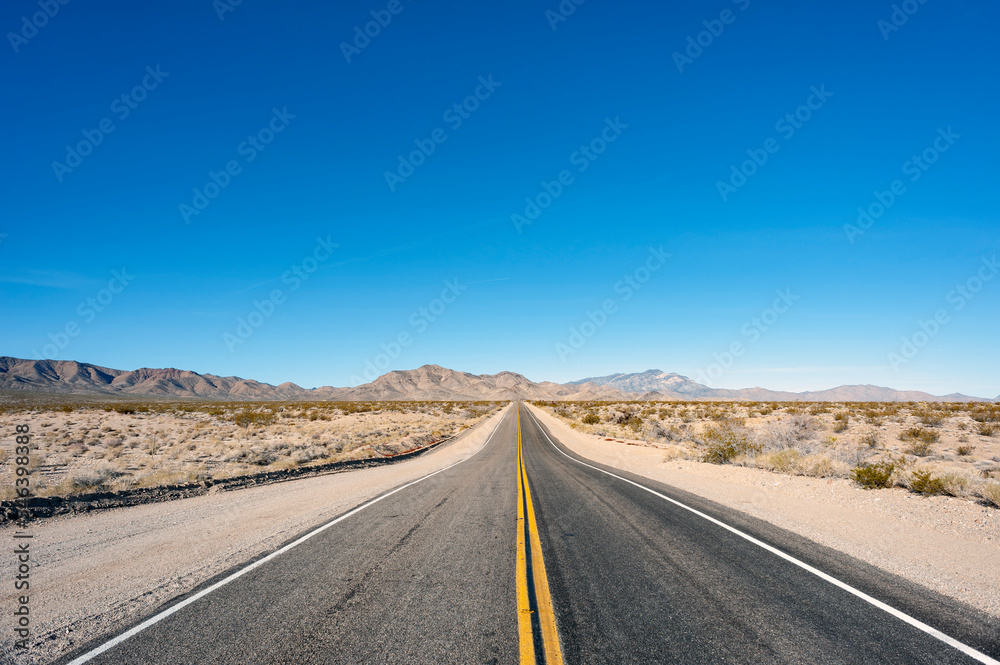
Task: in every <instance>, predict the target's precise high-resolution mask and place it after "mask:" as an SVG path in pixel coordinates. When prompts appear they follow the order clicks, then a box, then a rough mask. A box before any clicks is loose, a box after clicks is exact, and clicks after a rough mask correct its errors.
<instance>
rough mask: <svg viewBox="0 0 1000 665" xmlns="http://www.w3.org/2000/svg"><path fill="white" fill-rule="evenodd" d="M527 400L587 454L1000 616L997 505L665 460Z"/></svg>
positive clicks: (564, 438)
mask: <svg viewBox="0 0 1000 665" xmlns="http://www.w3.org/2000/svg"><path fill="white" fill-rule="evenodd" d="M528 408H530V409H531V410H532V413H533V414H535V415H536V416H537V417H538V419H539V420H540V421H541V422H542V423H544V424H545V426H546V427H548V428H549V430H550V431H551V432H552V433H553V434H554V435H555V436H556V437H558V439H559V441H560V442H561V443H563V444H565V445H566V446H567V447H569V448H570V449H571V450H573V451H574V452H576V453H577V454H579V455H580V456H582V457H585V458H588V459H591V460H593V461H595V462H598V463H600V464H605V465H607V466H611V467H615V468H618V469H622V470H624V471H628V472H631V473H634V474H636V475H639V476H643V477H646V478H651V479H653V480H657V481H660V482H663V483H666V484H669V485H673V486H674V487H677V488H679V489H682V490H685V491H687V492H691V493H693V494H697V495H698V496H702V497H704V498H706V499H709V500H712V501H715V502H717V503H720V504H722V505H724V506H728V507H730V508H734V509H737V510H740V511H743V512H745V513H747V514H748V515H752V516H754V517H757V518H760V519H763V520H765V521H767V522H770V523H772V524H774V525H776V526H779V527H781V528H784V529H788V530H789V531H792V532H794V533H797V534H799V535H801V536H804V537H806V538H809V539H811V540H813V541H815V542H817V543H819V544H821V545H825V546H827V547H831V548H833V549H836V550H839V551H841V552H844V553H845V554H849V555H850V556H853V557H856V558H858V559H860V560H862V561H865V562H867V563H869V564H872V565H874V566H877V567H879V568H881V569H883V570H886V571H888V572H891V573H894V574H897V575H900V576H902V577H905V578H907V579H909V580H911V581H913V582H916V583H918V584H921V585H923V586H925V587H927V588H930V589H933V590H934V591H937V592H939V593H942V594H944V595H947V596H950V597H952V598H955V599H958V600H960V601H963V602H965V603H967V604H969V605H971V606H973V607H975V608H977V609H980V610H983V611H985V612H987V613H989V614H991V615H992V616H996V617H1000V587H998V586H997V580H998V579H1000V510H998V509H996V508H991V507H986V506H983V505H980V504H976V503H973V502H970V501H966V500H963V499H954V498H950V497H942V496H935V497H923V496H918V495H915V494H912V493H910V492H908V491H906V490H904V489H902V488H893V489H887V490H863V489H860V488H858V487H856V486H855V485H854V484H853V483H851V482H850V481H848V480H845V479H840V478H810V477H805V476H788V475H783V474H777V473H771V472H768V471H764V470H761V469H754V468H747V467H737V466H728V465H726V466H720V465H714V464H707V463H703V462H695V461H691V460H673V461H665V458H666V455H665V454H664V451H663V450H662V449H657V448H653V447H646V446H642V445H629V444H628V443H617V442H615V441H605V440H603V439H601V438H598V437H595V436H592V435H589V434H583V433H581V432H577V431H575V430H573V429H571V428H570V427H569V426H568V425H567V424H566V423H565V422H563V421H562V420H560V419H558V418H556V417H555V416H553V415H552V414H550V413H548V412H546V411H545V410H544V409H540V408H538V407H536V406H533V405H528Z"/></svg>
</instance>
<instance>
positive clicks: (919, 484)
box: [909, 471, 945, 496]
mask: <svg viewBox="0 0 1000 665" xmlns="http://www.w3.org/2000/svg"><path fill="white" fill-rule="evenodd" d="M909 486H910V490H912V491H914V492H916V493H917V494H924V495H926V496H931V495H934V494H944V493H945V491H944V481H942V480H941V479H940V478H934V477H933V476H932V475H931V472H930V471H913V472H912V473H911V474H910V478H909Z"/></svg>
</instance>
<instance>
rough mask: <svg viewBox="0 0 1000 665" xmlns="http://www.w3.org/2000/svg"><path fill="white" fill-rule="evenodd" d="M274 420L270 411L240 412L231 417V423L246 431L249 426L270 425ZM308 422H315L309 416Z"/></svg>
mask: <svg viewBox="0 0 1000 665" xmlns="http://www.w3.org/2000/svg"><path fill="white" fill-rule="evenodd" d="M313 415H315V414H313ZM275 420H276V417H275V415H274V413H273V412H271V411H240V412H239V413H237V414H236V415H235V416H233V422H234V423H236V425H237V426H239V427H242V428H244V429H248V428H249V427H250V426H251V425H253V426H256V427H265V426H267V425H272V424H274V421H275ZM310 420H315V418H313V417H312V416H310Z"/></svg>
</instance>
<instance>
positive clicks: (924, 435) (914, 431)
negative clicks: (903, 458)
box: [899, 427, 941, 457]
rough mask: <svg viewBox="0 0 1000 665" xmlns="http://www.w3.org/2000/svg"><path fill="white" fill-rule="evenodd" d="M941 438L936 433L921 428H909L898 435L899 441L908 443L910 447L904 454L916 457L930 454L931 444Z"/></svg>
mask: <svg viewBox="0 0 1000 665" xmlns="http://www.w3.org/2000/svg"><path fill="white" fill-rule="evenodd" d="M939 438H941V435H940V434H938V433H937V432H932V431H930V430H927V429H924V428H922V427H911V428H909V429H906V430H903V431H902V432H900V433H899V440H900V441H908V442H909V443H910V445H909V446H908V447H907V448H906V449H905V451H904V452H906V453H908V454H910V455H916V456H917V457H926V456H928V455H930V454H931V444H932V443H936V442H937V440H938V439H939Z"/></svg>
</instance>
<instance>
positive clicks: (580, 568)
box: [59, 405, 1000, 665]
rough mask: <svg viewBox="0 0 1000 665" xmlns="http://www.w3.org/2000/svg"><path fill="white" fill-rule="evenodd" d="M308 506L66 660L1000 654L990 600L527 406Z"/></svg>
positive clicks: (850, 658)
mask: <svg viewBox="0 0 1000 665" xmlns="http://www.w3.org/2000/svg"><path fill="white" fill-rule="evenodd" d="M317 526H318V529H317V530H314V531H310V532H307V533H304V534H302V536H301V537H299V538H296V539H294V540H293V541H291V542H289V543H288V544H286V545H285V546H284V547H283V548H281V549H280V550H278V551H276V552H273V553H271V554H269V555H267V556H266V557H264V558H262V559H260V560H258V561H256V562H248V565H244V566H241V567H239V568H236V569H233V570H231V571H228V572H227V573H224V574H222V575H220V576H219V577H217V578H215V579H213V580H210V581H208V582H206V583H205V584H204V585H202V586H201V587H199V589H196V590H194V591H193V592H192V593H190V594H187V595H186V596H184V597H181V598H178V599H176V600H175V601H173V602H172V603H171V604H168V605H167V606H165V607H163V608H160V609H159V610H157V611H156V612H154V613H153V614H152V615H150V617H148V618H147V619H146V620H145V621H143V622H141V623H139V624H137V625H135V626H132V627H129V629H128V630H123V631H121V632H119V633H117V634H113V635H107V636H104V637H102V638H101V639H99V640H96V641H94V642H92V643H90V644H87V645H85V646H84V647H82V648H81V649H80V650H79V651H78V652H76V653H74V654H71V655H69V656H67V657H66V658H64V659H62V660H61V661H59V662H61V663H73V665H82V664H83V663H93V664H95V665H97V664H101V665H105V664H106V665H111V664H124V663H129V664H132V663H134V664H139V663H159V664H167V663H170V664H175V663H176V664H185V665H186V664H190V663H209V662H211V663H220V664H233V665H236V664H251V663H262V664H263V663H294V664H295V665H307V664H311V663H546V664H551V663H560V662H565V663H975V662H983V663H994V662H997V661H996V660H994V659H997V658H1000V627H998V626H997V625H996V622H991V621H990V620H989V619H988V618H987V617H985V616H984V615H982V614H979V613H977V612H975V611H973V610H971V609H969V608H967V607H965V606H964V605H961V604H959V603H957V602H954V601H951V600H949V599H947V598H944V597H942V596H940V595H938V594H935V593H933V592H930V591H928V590H926V589H923V588H921V587H918V586H916V585H914V584H911V583H909V582H906V581H905V580H902V579H900V578H898V577H895V576H892V575H889V574H887V573H884V572H881V571H879V570H877V569H875V568H873V567H871V566H869V565H867V564H864V563H861V562H859V561H857V560H855V559H853V558H851V557H848V556H846V555H843V554H839V553H837V552H834V551H832V550H829V549H827V548H823V547H820V546H818V545H816V544H815V543H812V542H811V541H809V540H807V539H804V538H801V537H799V536H795V535H793V534H790V533H788V532H786V531H783V530H781V529H778V528H776V527H773V526H771V525H768V524H767V523H764V522H761V521H760V520H756V519H753V518H751V517H748V516H746V515H744V514H742V513H739V512H737V511H733V510H730V509H727V508H724V507H721V506H719V505H717V504H714V503H712V502H710V501H707V500H705V499H701V498H699V497H696V496H693V495H690V494H686V493H684V492H680V491H678V490H675V489H673V488H671V487H668V486H664V485H662V484H659V483H655V482H653V481H650V480H647V479H643V478H639V477H634V476H631V475H629V474H626V473H623V472H620V471H617V470H615V469H611V468H607V467H601V466H600V465H597V464H593V463H591V462H589V461H587V460H582V459H580V458H578V457H577V456H576V455H574V454H573V453H572V452H570V451H569V450H568V449H567V448H565V447H564V446H562V445H561V444H559V442H558V441H556V440H554V438H553V437H552V436H551V434H550V433H548V432H547V431H546V430H545V429H544V428H543V427H542V426H541V425H540V424H539V422H538V421H537V420H536V419H535V418H534V417H533V416H532V415H531V413H530V410H529V409H528V407H526V406H524V405H519V408H516V409H510V411H509V412H508V413H507V415H506V417H505V418H504V419H503V420H502V421H501V422H500V423H499V425H498V426H497V428H496V430H495V431H494V432H493V435H492V436H491V438H490V439H489V440H488V441H487V443H486V444H485V445H484V447H483V448H482V449H481V450H480V451H479V452H478V453H476V454H474V455H473V456H472V457H470V458H468V459H466V460H465V461H462V462H460V463H458V464H457V465H454V466H452V467H449V468H446V469H444V470H442V471H439V472H436V473H435V474H432V475H430V476H427V477H425V478H423V479H420V480H418V481H416V482H413V483H410V484H408V485H405V486H402V487H399V488H396V489H395V490H393V491H392V492H390V493H388V494H386V495H382V496H381V497H378V498H377V499H375V500H374V501H372V502H368V503H366V504H362V505H360V506H358V507H357V508H355V509H354V510H352V511H350V512H348V513H345V514H344V515H342V516H340V517H338V518H337V519H335V520H333V521H332V522H328V523H326V524H324V525H317ZM137 565H140V564H138V563H137Z"/></svg>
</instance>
